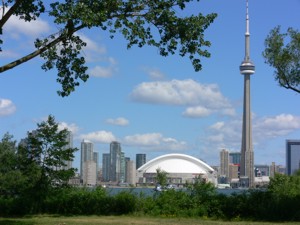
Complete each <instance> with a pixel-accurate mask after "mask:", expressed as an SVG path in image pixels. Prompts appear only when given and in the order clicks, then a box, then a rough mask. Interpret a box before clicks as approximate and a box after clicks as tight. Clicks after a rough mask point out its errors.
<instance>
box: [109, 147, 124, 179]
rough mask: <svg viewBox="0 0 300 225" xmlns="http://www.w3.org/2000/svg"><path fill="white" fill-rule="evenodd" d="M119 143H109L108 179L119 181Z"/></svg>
mask: <svg viewBox="0 0 300 225" xmlns="http://www.w3.org/2000/svg"><path fill="white" fill-rule="evenodd" d="M121 152H122V151H121V144H120V143H119V142H116V141H113V142H111V143H110V172H109V178H110V181H113V182H119V181H120V175H121V157H122V156H121Z"/></svg>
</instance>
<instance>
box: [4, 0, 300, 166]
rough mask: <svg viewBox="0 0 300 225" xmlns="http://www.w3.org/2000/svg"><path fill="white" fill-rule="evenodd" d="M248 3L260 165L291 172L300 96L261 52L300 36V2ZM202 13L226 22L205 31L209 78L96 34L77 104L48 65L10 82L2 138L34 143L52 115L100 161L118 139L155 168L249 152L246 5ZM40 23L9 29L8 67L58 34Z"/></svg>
mask: <svg viewBox="0 0 300 225" xmlns="http://www.w3.org/2000/svg"><path fill="white" fill-rule="evenodd" d="M249 3H250V12H251V59H252V60H253V61H254V62H255V66H256V74H255V76H253V77H252V78H251V85H252V87H255V88H254V89H252V91H251V103H252V105H251V109H252V121H253V124H252V125H253V127H252V128H253V146H254V149H255V156H254V158H255V163H257V164H271V162H273V161H274V162H275V163H276V165H278V164H281V165H285V140H286V139H299V138H300V109H299V107H295V103H296V102H298V101H299V98H300V96H299V95H298V94H296V93H294V92H292V91H289V90H286V89H284V88H280V87H279V86H278V84H277V83H276V81H274V78H273V75H272V74H273V71H274V69H273V68H270V67H269V66H268V65H266V64H265V63H264V59H263V57H262V51H263V50H264V39H265V38H266V37H267V35H268V33H269V31H270V30H271V29H272V28H274V27H275V26H277V25H281V30H282V31H283V32H285V31H286V30H287V28H288V27H293V28H295V29H299V28H300V25H299V23H298V20H299V19H298V17H299V16H298V14H299V10H300V2H299V1H298V0H291V1H289V4H286V2H285V1H276V2H274V1H271V0H266V1H264V3H261V2H259V1H254V0H251V1H250V2H249ZM199 12H201V13H204V14H207V13H211V12H216V13H218V15H219V16H218V17H217V19H216V21H215V22H214V23H213V24H212V25H211V26H210V27H209V28H208V30H207V33H205V35H206V39H207V40H209V41H211V43H212V46H211V48H209V49H208V51H209V52H211V58H209V59H203V61H202V64H203V70H202V71H201V72H198V73H196V72H194V70H193V67H192V65H191V63H190V61H189V59H187V58H180V57H177V56H169V57H166V58H163V57H161V56H159V54H158V53H157V51H156V49H153V48H150V47H145V48H142V49H139V48H135V47H134V48H132V49H130V50H127V49H126V44H125V42H124V40H123V39H122V38H120V36H119V35H116V38H115V39H113V40H110V38H109V37H108V35H107V33H103V32H102V33H101V32H97V31H95V30H91V31H87V32H85V33H81V34H80V35H82V36H83V37H84V38H85V40H86V42H87V43H88V45H87V48H86V49H85V50H84V54H85V55H86V56H87V57H88V59H89V60H88V66H89V71H90V74H91V77H90V79H89V80H88V82H87V83H84V84H82V85H80V86H79V87H78V88H77V89H76V91H75V92H74V93H73V94H71V96H69V97H67V98H61V97H58V96H57V95H56V91H57V90H58V88H59V85H58V84H57V83H56V81H55V80H56V76H55V75H56V74H55V71H50V72H46V73H45V72H43V71H42V70H41V68H40V66H41V63H42V60H41V59H35V60H33V61H31V62H28V63H27V64H24V65H22V66H21V67H18V68H16V69H13V70H11V71H7V72H5V73H2V74H1V76H0V135H1V136H3V135H4V133H6V132H9V133H10V134H12V135H14V137H15V138H16V139H17V140H20V139H22V138H25V137H26V133H27V131H31V130H34V129H35V128H36V124H37V123H39V122H41V121H42V120H43V119H44V118H46V117H47V116H48V115H49V114H51V115H53V116H55V118H56V121H57V122H60V125H61V126H62V127H67V128H69V129H70V130H71V131H72V132H73V139H74V144H73V146H74V147H77V148H79V149H80V142H81V141H82V140H83V139H86V140H90V141H92V142H93V143H94V150H95V151H97V152H99V155H100V158H101V157H102V153H104V152H108V151H109V143H110V142H111V141H118V142H120V143H122V147H123V150H124V152H126V155H127V156H129V157H130V158H132V159H134V157H135V155H136V154H137V153H145V154H147V159H149V160H151V159H153V158H155V157H157V156H159V155H163V154H168V153H183V154H188V155H191V156H194V157H196V158H199V159H201V160H203V161H205V162H206V163H208V164H209V165H218V164H219V151H220V150H221V149H223V148H225V149H228V150H229V151H232V152H238V151H240V145H241V137H242V135H241V134H242V129H241V128H242V104H243V76H241V75H239V70H238V66H239V65H240V62H241V60H242V58H243V56H244V48H243V46H244V32H245V1H234V0H230V1H226V2H225V1H217V0H211V1H201V2H195V3H191V4H190V6H188V7H187V13H188V14H189V15H190V14H196V13H199ZM278 15H283V16H278ZM13 22H14V23H13ZM34 23H35V24H34V26H31V27H30V28H31V29H29V28H28V26H29V25H28V23H27V24H23V23H18V22H17V21H12V23H10V24H7V26H6V27H5V29H6V30H7V32H4V33H5V35H4V36H3V37H4V43H5V46H8V47H9V49H6V47H5V46H3V52H1V53H0V57H1V61H3V62H6V61H10V59H11V58H10V55H16V54H17V55H18V54H22V53H24V52H31V50H32V49H33V44H32V43H33V39H34V38H33V37H32V36H31V34H37V36H43V32H44V31H45V30H47V29H48V30H53V29H55V28H54V27H53V26H52V25H51V24H50V23H49V22H48V21H47V18H41V19H39V20H37V21H36V22H34ZM24 27H26V28H28V29H24ZM8 31H9V32H8ZM28 31H30V32H28ZM21 40H22V41H21ZM75 156H76V158H75V161H74V164H73V165H74V167H76V168H79V166H80V151H78V152H76V155H75ZM99 160H100V162H102V160H101V159H99Z"/></svg>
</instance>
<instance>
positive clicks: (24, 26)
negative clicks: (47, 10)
mask: <svg viewBox="0 0 300 225" xmlns="http://www.w3.org/2000/svg"><path fill="white" fill-rule="evenodd" d="M49 31H50V26H49V24H48V23H47V21H45V20H42V19H41V18H38V19H37V20H32V21H30V22H25V21H23V20H20V19H19V18H18V17H16V16H12V17H11V18H10V19H9V20H8V21H7V23H6V24H5V26H4V33H7V34H9V35H10V36H11V37H13V38H17V39H18V38H20V35H26V36H30V37H38V36H40V35H43V34H45V33H47V32H49Z"/></svg>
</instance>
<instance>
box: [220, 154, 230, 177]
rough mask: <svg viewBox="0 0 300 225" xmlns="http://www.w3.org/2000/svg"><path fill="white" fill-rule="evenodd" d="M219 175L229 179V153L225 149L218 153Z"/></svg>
mask: <svg viewBox="0 0 300 225" xmlns="http://www.w3.org/2000/svg"><path fill="white" fill-rule="evenodd" d="M220 175H221V176H225V177H226V178H228V177H229V152H228V151H227V150H226V149H222V151H221V152H220Z"/></svg>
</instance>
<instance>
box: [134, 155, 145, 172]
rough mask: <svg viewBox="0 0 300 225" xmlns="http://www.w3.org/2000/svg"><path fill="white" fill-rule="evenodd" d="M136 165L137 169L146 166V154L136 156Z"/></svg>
mask: <svg viewBox="0 0 300 225" xmlns="http://www.w3.org/2000/svg"><path fill="white" fill-rule="evenodd" d="M135 163H136V166H135V168H136V169H138V168H140V167H141V166H142V165H144V164H145V163H146V154H136V158H135Z"/></svg>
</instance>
